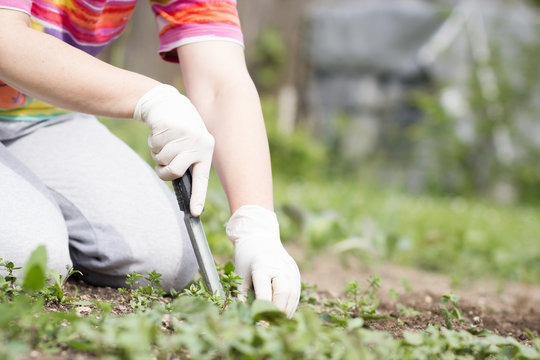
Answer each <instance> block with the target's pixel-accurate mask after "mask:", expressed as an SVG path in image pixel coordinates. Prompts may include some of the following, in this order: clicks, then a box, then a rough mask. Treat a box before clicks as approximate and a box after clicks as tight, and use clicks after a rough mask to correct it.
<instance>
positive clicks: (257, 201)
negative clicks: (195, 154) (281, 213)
mask: <svg viewBox="0 0 540 360" xmlns="http://www.w3.org/2000/svg"><path fill="white" fill-rule="evenodd" d="M223 90H224V91H223V92H222V93H220V94H218V95H217V96H216V97H215V98H214V99H213V101H212V102H209V103H201V104H199V105H198V104H197V103H195V106H196V107H197V108H198V109H199V111H200V112H201V116H202V118H203V119H205V121H206V124H207V127H208V130H209V131H210V133H211V134H212V135H213V136H214V138H215V140H216V144H215V148H214V159H213V164H214V168H215V169H216V172H217V174H218V176H219V178H220V181H221V183H222V185H223V188H224V190H225V193H226V194H227V198H228V199H229V205H230V208H231V213H234V212H235V211H236V210H237V209H238V208H239V207H241V206H242V205H260V206H263V207H265V208H267V209H269V210H273V195H272V173H271V168H270V154H269V150H268V140H267V138H266V131H265V128H264V122H263V117H262V112H261V109H260V105H259V97H258V95H257V92H256V91H255V88H254V87H253V85H252V83H251V82H249V83H248V84H236V85H231V86H230V87H229V88H225V89H223ZM188 96H189V93H188Z"/></svg>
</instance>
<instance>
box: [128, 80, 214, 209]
mask: <svg viewBox="0 0 540 360" xmlns="http://www.w3.org/2000/svg"><path fill="white" fill-rule="evenodd" d="M133 117H134V118H135V119H136V120H140V121H143V122H145V123H146V124H147V125H148V126H149V127H150V129H151V130H152V134H151V135H150V137H149V138H148V146H149V147H150V151H151V153H152V158H153V159H154V161H155V162H156V163H157V166H156V172H157V174H158V176H159V177H160V178H161V179H163V180H174V179H176V178H179V177H180V176H182V175H184V173H185V172H186V170H187V169H188V168H189V167H190V166H192V165H193V168H192V175H193V180H192V183H193V188H192V193H191V201H190V211H191V214H192V215H193V216H199V215H200V214H201V212H202V209H203V206H204V200H205V198H206V190H207V187H208V176H209V173H210V166H211V164H212V153H213V151H214V138H213V137H212V135H210V133H209V132H208V130H207V129H206V126H205V125H204V122H203V120H202V119H201V116H200V115H199V113H198V112H197V109H195V106H193V104H192V103H191V101H189V99H188V98H186V97H185V96H183V95H182V94H180V93H179V92H178V90H176V89H175V88H174V87H172V86H170V85H165V84H161V85H158V86H156V87H154V88H153V89H152V90H150V91H148V92H147V93H146V94H144V95H143V97H142V98H141V99H140V100H139V101H138V102H137V106H136V107H135V113H134V115H133Z"/></svg>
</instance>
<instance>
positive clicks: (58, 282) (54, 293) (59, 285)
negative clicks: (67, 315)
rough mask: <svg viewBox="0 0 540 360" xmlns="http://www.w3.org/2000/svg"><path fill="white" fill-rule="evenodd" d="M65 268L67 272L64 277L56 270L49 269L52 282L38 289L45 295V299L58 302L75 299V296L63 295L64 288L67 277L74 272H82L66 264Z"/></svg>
mask: <svg viewBox="0 0 540 360" xmlns="http://www.w3.org/2000/svg"><path fill="white" fill-rule="evenodd" d="M66 270H67V274H66V277H65V278H64V277H63V276H62V275H61V274H60V273H59V272H58V271H56V270H50V271H49V277H50V278H52V280H53V283H52V284H50V285H49V286H47V287H45V288H43V289H42V290H41V291H40V293H41V294H42V295H43V296H44V297H45V299H46V300H52V301H55V302H58V303H65V302H69V301H74V300H77V299H76V298H75V297H69V298H68V297H65V291H64V290H65V285H66V281H67V279H69V278H70V277H71V276H72V275H74V274H79V275H82V273H81V272H80V271H79V270H75V269H73V268H70V267H69V266H66Z"/></svg>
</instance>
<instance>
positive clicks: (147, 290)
mask: <svg viewBox="0 0 540 360" xmlns="http://www.w3.org/2000/svg"><path fill="white" fill-rule="evenodd" d="M161 276H162V274H160V273H158V272H156V271H155V270H152V271H151V272H148V273H146V275H141V274H138V273H137V272H135V271H134V272H133V273H131V274H127V276H126V285H127V288H121V289H119V291H120V292H121V293H124V294H126V295H127V296H128V300H129V305H130V306H131V307H132V308H133V309H134V310H146V309H148V308H149V307H150V306H151V305H152V304H154V303H155V302H156V301H158V300H159V299H160V298H161V297H162V296H163V295H165V291H163V289H162V288H161ZM141 280H144V281H145V282H146V285H141Z"/></svg>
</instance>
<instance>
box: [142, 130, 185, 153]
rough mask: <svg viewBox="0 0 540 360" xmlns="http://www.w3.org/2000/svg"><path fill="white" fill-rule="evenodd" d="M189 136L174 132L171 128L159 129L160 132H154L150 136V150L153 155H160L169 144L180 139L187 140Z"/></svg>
mask: <svg viewBox="0 0 540 360" xmlns="http://www.w3.org/2000/svg"><path fill="white" fill-rule="evenodd" d="M186 135H187V134H185V133H182V134H180V133H179V132H178V131H173V130H172V129H169V128H163V129H159V130H158V131H152V134H151V135H150V138H149V141H148V146H149V147H150V150H151V151H152V152H153V153H156V154H157V153H159V152H160V151H161V149H163V147H164V146H165V145H167V144H168V143H170V142H172V141H175V140H178V139H186V138H187V137H188V136H186Z"/></svg>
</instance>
